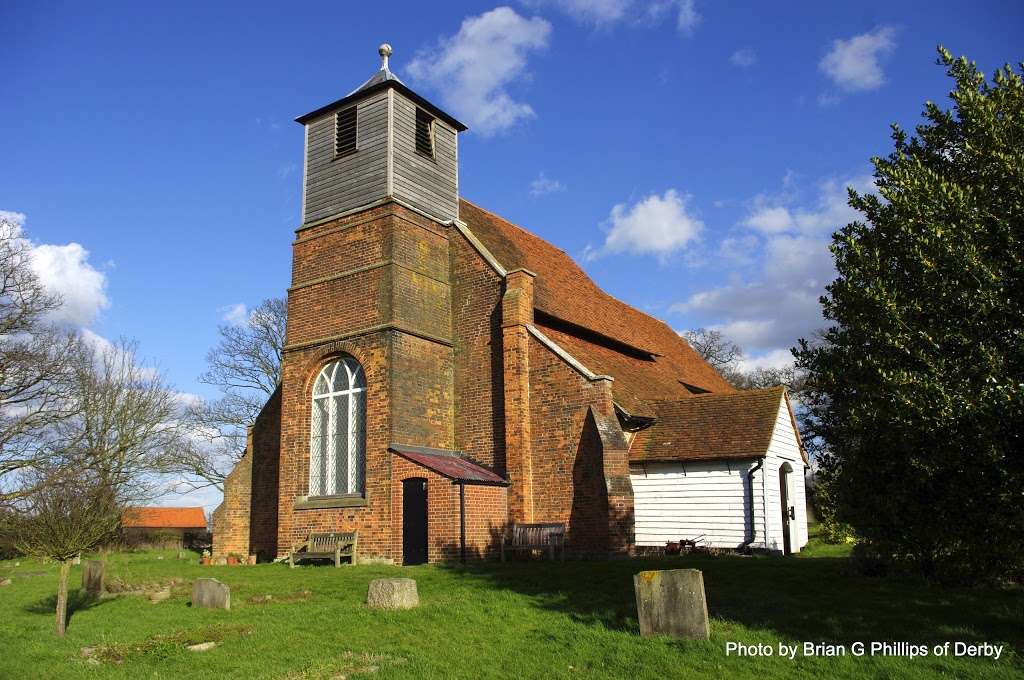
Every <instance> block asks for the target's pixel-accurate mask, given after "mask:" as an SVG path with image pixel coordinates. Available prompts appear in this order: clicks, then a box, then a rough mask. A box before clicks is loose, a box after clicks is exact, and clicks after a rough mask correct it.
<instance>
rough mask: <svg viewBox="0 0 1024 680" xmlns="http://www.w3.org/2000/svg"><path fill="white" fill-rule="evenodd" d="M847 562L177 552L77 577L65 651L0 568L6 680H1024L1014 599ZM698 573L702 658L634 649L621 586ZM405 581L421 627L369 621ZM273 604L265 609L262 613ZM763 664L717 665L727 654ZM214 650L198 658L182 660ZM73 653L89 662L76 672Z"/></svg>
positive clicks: (35, 593)
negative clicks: (702, 597)
mask: <svg viewBox="0 0 1024 680" xmlns="http://www.w3.org/2000/svg"><path fill="white" fill-rule="evenodd" d="M845 561H846V554H845V550H844V549H843V548H839V547H836V546H825V545H821V544H818V543H816V542H812V544H811V546H809V549H808V550H806V552H805V553H804V554H802V555H801V556H800V557H798V558H794V559H781V558H772V557H735V556H722V557H710V556H706V555H697V556H686V557H681V558H666V559H657V560H629V561H613V562H595V563H574V562H567V563H565V564H551V563H547V562H530V563H525V562H522V563H513V564H506V565H501V564H487V565H485V566H478V567H472V568H468V569H460V568H454V567H438V566H424V567H409V568H399V567H385V566H359V567H355V568H351V567H343V568H341V569H334V568H333V567H329V566H315V565H314V566H303V567H300V568H297V569H294V570H289V569H288V568H287V567H286V566H282V565H277V564H267V565H259V566H255V567H202V566H200V565H199V564H198V560H197V559H189V560H179V559H177V554H176V553H175V552H174V551H165V552H145V553H125V554H113V555H111V556H110V557H109V565H108V568H107V578H108V580H113V582H114V587H119V586H120V587H121V588H125V587H129V588H131V587H140V588H142V587H144V588H149V589H150V590H153V589H157V590H158V589H161V588H162V587H164V586H165V585H166V584H168V583H172V581H173V585H171V593H172V594H171V597H170V598H169V599H166V600H163V601H161V602H156V603H152V602H150V600H149V599H148V598H147V597H145V596H141V595H124V596H119V597H116V598H110V599H101V600H97V601H92V602H90V601H87V600H85V599H84V598H83V593H82V592H81V591H79V590H78V586H79V584H80V579H81V571H80V567H75V568H73V570H72V575H71V579H72V580H71V583H72V591H71V597H70V600H71V603H72V610H73V611H72V613H71V616H70V620H69V625H68V630H67V635H66V637H64V638H63V639H61V638H58V637H56V636H55V635H54V634H53V606H54V593H55V590H56V583H57V569H56V566H55V565H52V564H48V565H42V564H40V563H38V562H36V561H33V560H28V559H22V560H21V561H20V565H19V566H15V563H14V562H13V561H8V562H0V580H2V579H4V578H10V579H11V584H10V585H9V586H6V587H3V588H0V650H2V653H0V677H2V678H19V677H25V678H29V677H31V678H93V677H116V678H182V677H210V678H216V677H237V678H363V677H367V678H369V677H373V678H399V677H402V678H404V677H414V678H452V677H457V678H486V677H516V678H540V677H544V678H548V677H553V678H570V677H577V678H591V677H607V678H669V677H686V678H694V677H709V678H718V677H725V676H728V677H734V678H744V677H750V678H755V677H756V678H760V679H764V678H771V677H779V678H783V677H784V678H791V677H814V678H828V677H863V678H878V677H892V678H904V677H912V678H913V677H934V676H948V677H958V678H999V677H1024V591H1022V589H1021V588H1006V589H984V590H949V589H939V588H931V587H928V586H926V585H923V584H920V583H914V582H901V581H893V580H884V579H871V578H865V577H859V576H851V575H848V574H847V573H846V570H845V569H844V565H845ZM684 566H685V567H695V568H698V569H701V570H703V572H704V580H705V587H706V590H707V598H708V603H709V609H710V612H711V617H712V622H711V640H710V641H707V642H685V641H678V640H673V639H668V638H649V639H644V638H641V637H640V636H639V633H638V627H637V621H636V612H635V608H634V600H633V586H632V575H633V574H634V573H636V572H638V571H641V570H644V569H667V568H675V567H684ZM399 575H401V576H411V577H413V578H415V579H416V581H417V582H418V587H419V594H420V601H421V605H420V607H419V608H418V609H414V610H409V611H398V612H382V611H378V610H370V609H367V608H366V607H365V606H364V605H363V598H364V597H365V594H366V587H367V583H368V582H369V581H370V579H372V578H376V577H382V576H399ZM200 577H214V578H217V579H220V580H221V581H223V582H225V583H227V584H229V585H230V587H231V601H232V602H231V611H214V610H200V609H193V608H192V607H191V606H190V603H189V598H190V583H191V581H192V580H193V579H195V578H200ZM267 595H269V596H271V597H270V598H269V599H268V598H266V596H267ZM947 640H949V641H960V642H965V643H983V642H988V643H994V644H1001V645H1004V647H1003V651H1002V656H1001V658H1000V659H999V660H998V661H993V660H992V659H991V658H967V657H961V658H949V657H945V658H935V657H933V656H928V657H925V658H916V659H913V660H911V659H908V658H905V657H902V658H901V657H891V656H890V657H882V656H876V657H862V658H854V657H853V656H851V655H850V651H849V650H850V649H851V645H852V643H854V642H856V641H864V642H871V641H896V642H910V643H929V644H934V643H938V642H945V641H947ZM730 641H731V642H738V643H743V644H744V645H749V646H756V645H758V644H763V645H766V646H770V647H771V648H772V649H773V650H774V654H773V656H771V657H763V656H762V657H758V658H752V657H747V656H736V655H735V654H731V655H727V654H726V645H727V643H728V642H730ZM805 641H811V642H824V643H830V644H836V645H844V646H845V647H846V648H847V650H848V653H847V656H845V657H835V658H826V657H810V658H808V657H803V655H802V654H800V655H798V656H797V658H796V659H795V660H793V661H791V660H788V659H783V658H780V657H779V656H778V647H779V643H780V642H785V643H788V644H795V643H803V642H805ZM202 642H217V643H218V644H217V645H216V646H215V647H214V648H213V649H210V650H209V651H204V652H195V651H189V650H188V649H187V648H186V646H187V645H191V644H197V643H202ZM82 648H92V649H91V650H87V653H88V654H89V657H88V658H87V657H85V656H83V652H82Z"/></svg>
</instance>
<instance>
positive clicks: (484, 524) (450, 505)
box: [391, 455, 508, 564]
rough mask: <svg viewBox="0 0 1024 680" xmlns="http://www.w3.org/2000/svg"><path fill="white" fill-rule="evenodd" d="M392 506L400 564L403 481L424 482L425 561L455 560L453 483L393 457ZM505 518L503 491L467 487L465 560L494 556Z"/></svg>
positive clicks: (456, 519)
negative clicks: (424, 480) (425, 482)
mask: <svg viewBox="0 0 1024 680" xmlns="http://www.w3.org/2000/svg"><path fill="white" fill-rule="evenodd" d="M393 456H394V457H393V462H392V468H391V469H392V474H393V482H392V487H391V488H392V496H391V499H392V500H391V505H392V511H393V513H394V522H393V523H392V527H391V539H392V544H393V548H392V554H393V555H394V556H395V561H396V562H398V563H399V564H401V561H402V481H403V480H406V479H411V478H419V477H422V478H424V479H426V480H427V558H428V560H429V561H430V562H442V561H453V560H458V559H459V557H460V545H461V544H460V535H459V487H458V485H456V484H452V480H450V479H448V478H447V477H443V476H441V475H439V474H437V473H436V472H432V471H430V470H427V469H425V468H423V467H420V466H419V465H416V464H415V463H412V462H410V461H408V460H406V459H405V458H402V457H401V456H398V455H393ZM507 516H508V508H507V505H506V490H505V488H504V487H497V486H467V487H466V559H467V560H480V559H486V558H493V557H496V556H497V554H498V546H499V545H500V543H501V535H502V532H503V531H504V530H505V526H506V524H505V520H506V517H507Z"/></svg>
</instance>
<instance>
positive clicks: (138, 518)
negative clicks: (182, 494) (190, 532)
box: [121, 508, 206, 529]
mask: <svg viewBox="0 0 1024 680" xmlns="http://www.w3.org/2000/svg"><path fill="white" fill-rule="evenodd" d="M121 525H122V526H124V527H128V528H136V529H205V528H206V513H204V512H203V509H202V508H127V509H126V510H125V511H124V514H123V515H122V517H121Z"/></svg>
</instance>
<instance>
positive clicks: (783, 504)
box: [779, 463, 796, 555]
mask: <svg viewBox="0 0 1024 680" xmlns="http://www.w3.org/2000/svg"><path fill="white" fill-rule="evenodd" d="M791 472H793V466H792V465H790V464H789V463H783V464H782V465H780V466H779V507H780V508H781V509H782V554H783V555H789V554H791V553H792V552H793V543H792V539H791V538H790V522H792V521H793V519H795V515H796V508H794V507H793V506H792V505H790V504H789V475H790V473H791Z"/></svg>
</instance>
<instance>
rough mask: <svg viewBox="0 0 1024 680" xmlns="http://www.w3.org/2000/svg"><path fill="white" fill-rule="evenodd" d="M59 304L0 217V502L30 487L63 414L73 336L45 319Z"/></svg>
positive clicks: (11, 225)
mask: <svg viewBox="0 0 1024 680" xmlns="http://www.w3.org/2000/svg"><path fill="white" fill-rule="evenodd" d="M60 305H61V300H60V298H59V297H58V296H55V295H51V294H49V293H47V292H46V290H45V289H44V288H43V286H42V284H41V283H40V282H39V279H38V278H37V277H36V275H35V274H34V273H33V271H32V267H31V252H30V248H29V243H28V241H26V240H25V239H24V238H23V237H22V236H21V233H20V229H19V227H18V226H17V225H16V224H14V223H13V222H11V221H10V220H7V219H4V218H0V505H4V504H7V503H10V502H13V501H15V500H17V499H18V498H19V497H21V496H23V495H24V494H26V493H30V492H31V491H32V490H33V488H34V487H33V486H32V484H29V483H27V482H28V480H30V479H35V480H39V479H41V478H40V477H38V476H37V475H32V474H31V472H32V470H33V469H34V468H36V467H39V466H40V465H41V464H42V463H45V460H46V456H47V451H48V446H47V440H46V436H45V434H46V433H47V431H48V430H50V428H51V426H52V425H53V424H54V423H55V422H57V421H58V420H60V419H61V418H62V417H64V416H65V415H66V411H65V409H64V400H63V397H62V395H63V394H65V393H66V387H67V378H68V373H67V370H66V368H67V365H66V364H65V363H64V362H63V361H62V358H63V357H64V356H66V355H67V354H68V352H69V351H70V350H71V348H72V347H73V346H74V344H75V342H76V339H75V336H74V334H72V333H69V332H63V331H61V330H59V329H57V328H55V327H53V326H52V325H50V324H48V323H47V322H46V315H47V314H48V313H49V312H51V311H53V310H55V309H57V308H58V307H59V306H60Z"/></svg>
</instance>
